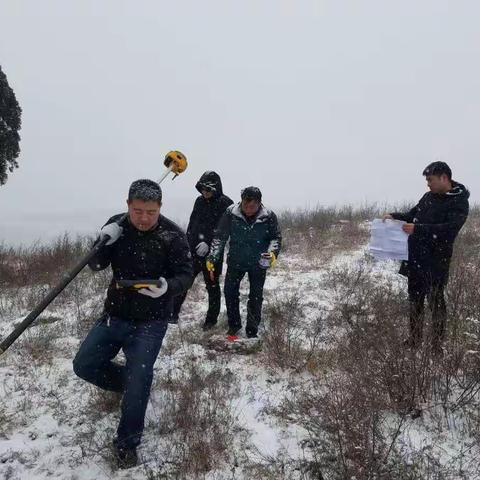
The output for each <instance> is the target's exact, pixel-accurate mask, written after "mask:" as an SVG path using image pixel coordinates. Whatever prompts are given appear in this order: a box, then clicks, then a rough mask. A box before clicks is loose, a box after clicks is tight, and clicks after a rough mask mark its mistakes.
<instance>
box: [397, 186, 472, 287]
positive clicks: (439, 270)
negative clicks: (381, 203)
mask: <svg viewBox="0 0 480 480" xmlns="http://www.w3.org/2000/svg"><path fill="white" fill-rule="evenodd" d="M469 196H470V193H469V191H468V190H467V189H466V188H465V187H464V186H463V185H461V184H460V183H457V182H454V181H452V189H451V190H450V191H449V192H447V193H432V192H427V193H426V194H425V195H424V196H423V197H422V198H421V199H420V201H419V202H418V204H417V205H415V207H413V208H412V209H411V210H410V211H409V212H406V213H399V212H394V213H392V214H391V215H392V217H393V218H394V219H396V220H404V221H405V222H408V223H413V224H415V228H414V231H413V234H411V235H409V237H408V259H409V261H408V264H409V273H410V274H411V273H414V272H415V271H418V272H421V273H422V274H423V275H429V276H430V275H431V277H433V278H434V279H436V280H439V281H442V280H446V279H447V277H448V270H449V266H450V258H451V257H452V252H453V243H454V241H455V238H456V236H457V234H458V232H459V231H460V229H461V228H462V226H463V224H464V223H465V221H466V219H467V216H468V208H469V206H468V198H469Z"/></svg>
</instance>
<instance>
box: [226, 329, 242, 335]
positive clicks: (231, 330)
mask: <svg viewBox="0 0 480 480" xmlns="http://www.w3.org/2000/svg"><path fill="white" fill-rule="evenodd" d="M241 329H242V327H230V328H229V329H228V330H227V337H236V336H237V333H238V332H239V331H240V330H241Z"/></svg>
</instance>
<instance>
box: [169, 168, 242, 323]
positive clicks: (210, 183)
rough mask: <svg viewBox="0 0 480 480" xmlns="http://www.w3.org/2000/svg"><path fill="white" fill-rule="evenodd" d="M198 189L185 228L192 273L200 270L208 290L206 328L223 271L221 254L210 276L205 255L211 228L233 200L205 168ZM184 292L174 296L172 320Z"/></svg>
mask: <svg viewBox="0 0 480 480" xmlns="http://www.w3.org/2000/svg"><path fill="white" fill-rule="evenodd" d="M195 188H196V189H197V190H198V191H199V192H200V193H201V195H200V196H199V197H198V198H197V199H196V201H195V205H194V206H193V211H192V214H191V216H190V221H189V223H188V228H187V239H188V243H189V245H190V250H191V252H192V256H193V267H194V277H196V276H197V275H198V274H199V273H200V272H202V273H203V279H204V281H205V287H206V289H207V292H208V312H207V316H206V318H205V323H204V324H203V329H204V330H208V329H210V328H212V327H213V326H214V325H215V324H216V323H217V318H218V315H219V313H220V302H221V293H220V284H219V277H220V275H221V273H222V263H223V257H222V258H220V259H219V260H218V262H217V263H216V265H215V273H214V275H212V277H213V278H212V277H211V276H210V274H209V272H208V271H207V268H206V266H205V258H206V256H207V255H208V253H209V252H210V243H211V242H212V239H213V232H214V231H215V228H216V226H217V224H218V222H219V220H220V218H221V217H222V215H223V213H224V212H225V210H226V209H227V207H228V206H230V205H232V204H233V201H232V200H231V199H230V198H229V197H227V196H226V195H224V194H223V187H222V181H221V179H220V176H219V175H218V174H217V173H216V172H212V171H207V172H205V173H204V174H203V175H202V176H201V177H200V180H199V181H198V182H197V184H196V185H195ZM186 296H187V292H184V293H183V294H182V295H179V296H178V297H176V298H175V301H174V309H173V315H172V320H171V321H172V323H176V322H177V321H178V315H179V313H180V309H181V308H182V304H183V302H184V301H185V298H186Z"/></svg>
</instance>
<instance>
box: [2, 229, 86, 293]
mask: <svg viewBox="0 0 480 480" xmlns="http://www.w3.org/2000/svg"><path fill="white" fill-rule="evenodd" d="M91 243H92V240H91V239H90V238H87V237H77V238H76V239H75V240H72V239H71V238H70V236H69V235H68V234H65V235H63V236H60V237H58V238H57V239H56V240H54V242H53V243H51V244H47V245H43V244H36V245H33V246H31V247H19V248H13V247H5V246H1V247H0V271H1V272H2V275H1V276H0V279H1V280H0V283H2V284H7V285H9V286H10V287H12V286H25V285H38V284H47V285H52V284H54V283H56V282H57V281H58V280H59V279H60V277H61V275H62V273H63V272H64V271H65V270H68V269H69V268H70V267H71V266H73V265H74V264H75V263H76V262H78V260H80V258H81V257H82V256H83V255H85V253H86V252H87V251H88V249H89V247H90V245H91Z"/></svg>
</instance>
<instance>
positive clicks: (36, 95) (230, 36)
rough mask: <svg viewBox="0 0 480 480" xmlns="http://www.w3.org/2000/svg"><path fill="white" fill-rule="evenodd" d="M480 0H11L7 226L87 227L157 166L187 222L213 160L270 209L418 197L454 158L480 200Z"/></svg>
mask: <svg viewBox="0 0 480 480" xmlns="http://www.w3.org/2000/svg"><path fill="white" fill-rule="evenodd" d="M479 18H480V2H478V1H473V0H472V1H461V0H456V1H453V0H452V1H442V0H421V1H419V0H415V1H414V0H402V1H393V0H372V1H368V0H365V1H360V0H350V1H347V0H345V1H343V0H328V1H327V0H325V1H311V0H291V1H282V0H242V1H233V0H231V1H228V0H216V1H208V0H205V1H202V2H200V1H198V0H195V1H181V0H179V1H175V2H172V1H160V0H156V1H145V0H144V1H133V0H132V1H128V2H127V1H120V0H109V1H105V0H103V1H98V0H82V1H80V0H76V1H68V2H66V1H64V0H55V1H54V0H42V1H41V2H37V1H34V0H30V1H24V0H2V2H1V6H0V64H1V65H2V68H3V71H4V72H5V74H6V75H7V78H8V80H9V83H10V85H11V87H12V88H13V89H14V91H15V94H16V96H17V99H18V101H19V103H20V105H21V107H22V109H23V117H22V121H23V128H22V130H21V136H22V141H21V148H22V153H21V156H20V158H19V163H20V168H19V169H18V170H16V171H15V172H14V173H13V174H11V175H10V178H9V181H8V183H7V184H6V185H5V186H3V187H0V209H1V218H2V220H1V223H0V241H1V240H2V239H3V240H5V241H6V242H7V243H11V244H18V243H20V242H26V243H28V242H31V241H32V240H34V239H40V240H47V239H48V238H49V237H51V236H52V235H56V234H58V233H60V232H63V231H65V230H67V231H69V232H80V233H86V232H93V231H94V230H95V229H97V228H98V227H100V226H101V224H103V222H104V221H105V220H106V219H107V218H108V217H109V216H110V215H112V214H114V213H117V212H120V211H122V210H124V202H125V198H126V192H127V190H128V187H129V185H130V183H131V182H132V181H133V180H135V179H137V178H143V177H149V178H153V179H158V178H159V177H160V175H161V173H162V170H163V164H162V160H163V157H164V155H165V153H166V152H167V151H169V150H172V149H178V150H181V151H182V152H184V153H185V154H186V156H187V157H188V160H189V168H188V170H187V171H186V172H185V173H184V174H183V175H182V176H180V177H179V178H177V179H176V180H175V182H173V183H172V182H171V181H165V182H164V183H163V184H162V187H163V190H164V209H163V213H164V214H165V215H167V216H169V217H171V218H173V219H175V220H177V221H178V222H179V223H186V221H187V219H188V216H189V214H190V211H191V207H192V204H193V201H194V199H195V197H196V195H197V192H196V191H195V189H194V185H195V183H196V181H197V180H198V177H199V176H200V175H201V173H203V172H204V171H205V170H215V171H217V172H218V173H219V174H220V175H221V177H222V179H223V183H224V187H225V192H226V193H227V194H228V195H230V196H231V197H232V198H234V199H235V200H236V199H238V197H239V192H240V189H241V188H242V187H244V186H247V185H252V184H253V185H257V186H259V187H260V188H261V189H262V191H263V192H264V203H265V204H266V205H268V206H270V207H272V208H274V209H277V210H281V209H283V208H285V207H291V208H295V207H305V206H314V205H316V204H322V205H332V204H338V205H340V204H345V203H353V204H359V203H362V202H379V203H385V202H400V201H404V200H416V199H418V198H419V197H420V196H421V195H422V193H423V192H424V191H425V181H424V179H423V177H422V176H421V172H422V170H423V168H424V167H425V166H426V165H427V164H428V163H430V162H431V161H434V160H444V161H446V162H448V163H449V164H450V165H451V167H452V169H453V171H454V177H455V178H456V179H458V180H459V181H461V182H464V183H465V184H467V185H468V187H469V188H470V190H471V193H472V197H471V198H472V200H473V201H474V202H475V201H478V200H479V198H480V197H479V193H478V192H480V188H479V187H480V162H479V158H478V157H479V144H480V135H479V134H478V129H479V119H480V95H479V92H480V63H479V58H480V29H479V28H478V19H479Z"/></svg>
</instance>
